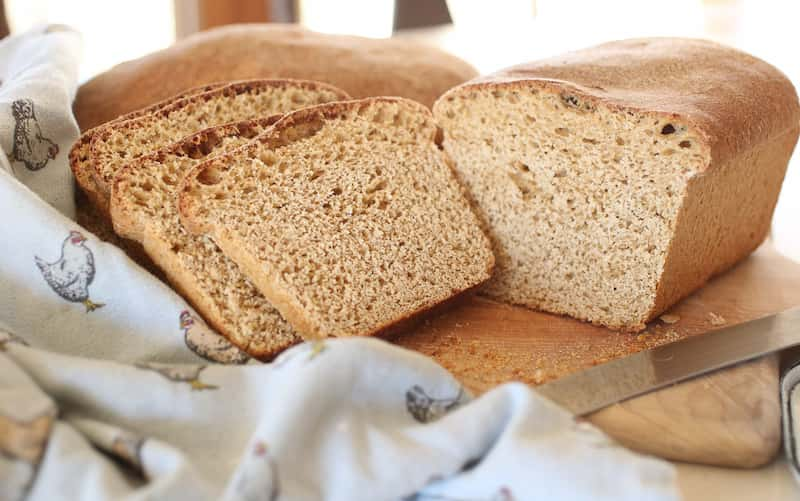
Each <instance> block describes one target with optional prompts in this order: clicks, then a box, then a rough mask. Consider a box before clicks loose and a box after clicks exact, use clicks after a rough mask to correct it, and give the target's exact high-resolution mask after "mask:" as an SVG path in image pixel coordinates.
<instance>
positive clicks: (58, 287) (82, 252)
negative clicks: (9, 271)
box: [34, 231, 105, 313]
mask: <svg viewBox="0 0 800 501" xmlns="http://www.w3.org/2000/svg"><path fill="white" fill-rule="evenodd" d="M34 257H35V259H36V266H38V267H39V270H40V271H41V272H42V276H43V277H44V279H45V281H46V282H47V284H48V285H49V286H50V288H51V289H53V291H54V292H55V293H56V294H58V295H59V296H61V297H62V298H63V299H65V300H67V301H69V302H72V303H83V305H84V306H85V307H86V313H89V312H91V311H94V310H96V309H98V308H102V307H103V306H105V303H95V302H94V301H92V300H91V299H89V285H91V283H92V281H93V280H94V272H95V269H94V255H92V251H91V250H89V248H88V247H86V237H84V236H83V234H82V233H80V232H78V231H71V232H69V236H67V238H65V239H64V242H63V243H62V244H61V257H60V258H58V260H57V261H55V262H53V263H48V262H47V261H45V260H44V259H42V258H40V257H39V256H34Z"/></svg>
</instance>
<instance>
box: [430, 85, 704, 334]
mask: <svg viewBox="0 0 800 501" xmlns="http://www.w3.org/2000/svg"><path fill="white" fill-rule="evenodd" d="M438 111H439V112H441V114H442V117H443V124H444V126H445V130H446V139H445V143H446V146H447V150H448V153H450V154H451V155H452V157H453V158H454V160H455V162H456V164H457V165H458V172H459V175H460V176H461V179H462V180H463V181H464V183H465V184H466V186H467V188H468V191H469V192H470V194H471V195H472V197H473V198H474V199H475V201H476V202H477V204H478V206H479V207H480V208H481V214H482V215H483V217H484V218H485V219H486V223H487V225H488V227H489V228H490V233H491V236H492V238H493V241H494V250H495V253H496V257H497V263H498V267H497V271H496V273H495V276H494V277H493V278H492V280H491V281H490V283H489V284H488V285H487V286H486V288H485V289H484V292H486V293H487V294H488V295H490V296H493V297H496V298H498V299H501V300H504V301H508V302H511V303H516V304H523V305H527V306H530V307H533V308H537V309H543V310H547V311H552V312H556V313H566V314H569V315H571V316H575V317H578V318H583V319H586V320H590V321H594V322H598V323H602V324H606V325H611V326H622V325H626V324H633V325H636V324H639V323H642V322H643V320H644V319H645V317H646V316H647V314H648V312H649V311H650V309H651V308H652V305H653V298H654V297H655V289H656V285H657V282H658V278H659V270H661V268H662V267H663V263H664V260H665V258H666V255H667V251H668V247H669V241H670V237H671V235H672V230H673V228H674V226H675V220H676V217H677V214H678V209H679V207H680V197H681V194H682V193H683V191H684V190H685V187H686V180H687V179H688V178H689V177H691V176H692V175H694V174H695V173H696V172H698V171H699V170H700V168H701V167H702V165H703V162H704V161H705V157H704V155H703V153H702V152H700V151H698V149H697V148H696V147H695V148H692V147H691V146H689V147H682V146H681V143H685V144H686V143H688V144H689V145H691V143H692V142H693V140H694V133H693V131H692V130H690V129H689V128H688V127H687V126H686V125H685V124H682V123H680V122H679V121H676V120H670V121H668V122H667V121H664V120H660V119H654V118H651V117H648V116H647V115H645V114H638V113H616V112H614V111H612V110H609V109H606V108H602V107H597V106H595V105H594V104H592V103H590V102H583V101H581V100H580V99H579V98H577V97H576V96H575V95H573V94H562V93H558V92H553V91H549V90H546V89H535V88H528V89H513V88H503V87H499V88H493V89H487V90H476V91H473V92H471V93H469V94H467V95H466V96H460V97H459V98H456V99H453V100H452V101H446V102H445V103H442V106H440V107H439V108H438ZM667 132H668V133H667Z"/></svg>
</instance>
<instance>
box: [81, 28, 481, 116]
mask: <svg viewBox="0 0 800 501" xmlns="http://www.w3.org/2000/svg"><path fill="white" fill-rule="evenodd" d="M475 75H476V73H475V70H474V69H473V68H472V67H471V66H470V65H468V64H467V63H465V62H464V61H462V60H460V59H458V58H456V57H454V56H451V55H449V54H447V53H445V52H442V51H440V50H438V49H435V48H432V47H426V46H422V45H417V44H414V43H410V42H408V41H399V40H374V39H368V38H361V37H353V36H342V35H326V34H321V33H315V32H312V31H308V30H305V29H303V28H301V27H299V26H296V25H282V24H249V25H231V26H225V27H221V28H216V29H212V30H208V31H204V32H202V33H198V34H196V35H192V36H190V37H187V38H185V39H183V40H181V41H179V42H178V43H176V44H175V45H173V46H172V47H170V48H168V49H165V50H162V51H159V52H156V53H153V54H150V55H148V56H145V57H143V58H140V59H137V60H134V61H130V62H127V63H123V64H120V65H118V66H115V67H114V68H112V69H111V70H109V71H107V72H105V73H102V74H100V75H98V76H96V77H94V78H93V79H91V80H89V81H88V82H86V83H85V84H83V85H82V86H81V87H80V89H79V90H78V94H77V97H76V100H75V106H74V110H75V115H76V117H77V119H78V124H79V125H80V127H81V129H82V130H86V129H88V128H91V127H95V126H96V125H99V124H101V123H103V122H107V121H109V120H111V119H113V118H115V117H117V116H119V115H122V114H124V113H128V112H130V111H132V110H135V109H139V108H142V107H144V106H147V105H149V104H151V103H154V102H156V101H160V100H162V99H164V98H166V97H168V96H171V95H173V94H177V93H178V92H181V91H183V90H184V89H188V88H190V87H195V86H198V85H203V84H206V83H209V82H218V81H230V80H243V79H254V78H297V79H304V80H317V81H321V82H328V83H330V84H333V85H335V86H337V87H339V88H341V89H343V90H345V91H346V92H347V93H348V94H350V95H352V96H353V97H367V96H401V97H407V98H410V99H414V100H417V101H419V102H421V103H423V104H425V105H427V106H430V105H432V104H433V101H434V100H435V99H436V98H437V97H438V96H439V95H440V94H442V93H443V92H444V91H446V90H447V89H449V88H450V87H452V86H454V85H456V84H459V83H462V82H464V81H466V80H469V79H470V78H472V77H474V76H475Z"/></svg>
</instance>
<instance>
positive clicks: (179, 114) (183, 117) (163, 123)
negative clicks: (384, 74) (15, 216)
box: [88, 80, 349, 210]
mask: <svg viewBox="0 0 800 501" xmlns="http://www.w3.org/2000/svg"><path fill="white" fill-rule="evenodd" d="M348 97H349V96H347V94H346V93H345V92H344V91H342V90H340V89H337V88H336V87H333V86H331V85H327V84H323V83H319V82H309V81H300V80H253V81H246V82H234V83H231V84H228V85H225V86H223V87H219V88H216V89H213V90H210V91H208V92H204V93H202V94H197V95H194V96H190V97H187V98H185V99H181V100H179V101H176V102H174V103H171V104H169V105H167V106H165V107H162V108H160V109H158V110H156V111H155V112H152V113H150V114H148V115H145V116H141V117H138V118H133V119H131V120H125V121H121V122H116V123H112V124H108V125H105V126H103V127H102V128H100V129H98V130H97V131H96V132H95V134H94V136H93V137H92V140H91V143H90V152H89V155H88V158H89V160H88V161H89V162H90V163H91V172H92V177H93V179H94V182H95V184H96V188H97V195H98V196H97V203H98V205H99V206H100V207H101V208H105V209H106V210H107V209H108V198H109V196H110V189H111V183H112V181H113V179H114V176H115V175H116V173H117V171H118V170H119V168H120V167H121V166H122V165H123V164H125V163H128V162H130V161H131V160H134V159H136V158H137V157H139V156H142V155H145V154H147V153H150V152H152V151H155V150H157V149H158V148H161V147H163V146H166V145H168V144H170V143H172V142H175V141H177V140H179V139H181V138H183V137H185V136H187V135H189V134H192V133H194V132H197V131H199V130H202V129H205V128H208V127H213V126H215V125H222V124H225V123H229V122H239V121H242V120H250V119H256V118H261V117H267V116H271V115H274V114H276V113H282V112H286V111H291V110H294V109H298V108H302V107H303V106H308V105H312V104H318V103H321V102H328V101H337V100H342V99H347V98H348Z"/></svg>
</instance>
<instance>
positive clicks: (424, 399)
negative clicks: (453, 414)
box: [406, 385, 464, 423]
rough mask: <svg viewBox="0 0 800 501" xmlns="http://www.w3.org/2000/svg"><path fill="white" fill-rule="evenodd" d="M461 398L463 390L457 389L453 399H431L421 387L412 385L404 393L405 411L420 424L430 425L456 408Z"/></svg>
mask: <svg viewBox="0 0 800 501" xmlns="http://www.w3.org/2000/svg"><path fill="white" fill-rule="evenodd" d="M462 396H464V389H463V388H459V389H458V394H457V395H456V396H455V397H450V398H433V397H431V396H429V395H428V394H427V393H425V390H423V389H422V387H421V386H418V385H414V386H413V387H411V389H410V390H408V391H407V392H406V409H407V410H408V412H409V414H411V415H412V416H413V417H414V419H416V420H417V421H419V422H420V423H430V422H431V421H434V420H436V419H439V418H440V417H442V416H444V415H445V414H446V413H447V412H448V411H450V410H452V409H454V408H455V407H458V405H459V404H460V403H461V397H462Z"/></svg>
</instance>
